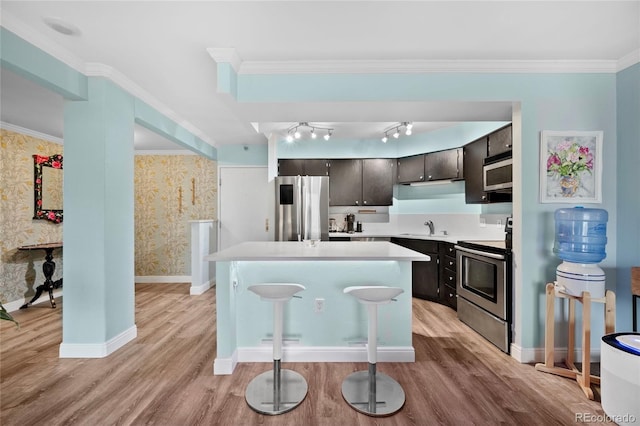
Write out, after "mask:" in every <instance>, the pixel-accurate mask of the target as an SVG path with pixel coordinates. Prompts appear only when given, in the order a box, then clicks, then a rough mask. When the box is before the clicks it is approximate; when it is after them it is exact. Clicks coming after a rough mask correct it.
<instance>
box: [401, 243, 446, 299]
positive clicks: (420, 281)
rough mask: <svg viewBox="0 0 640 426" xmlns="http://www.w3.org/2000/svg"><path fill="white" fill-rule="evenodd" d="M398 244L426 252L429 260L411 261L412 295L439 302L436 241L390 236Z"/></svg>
mask: <svg viewBox="0 0 640 426" xmlns="http://www.w3.org/2000/svg"><path fill="white" fill-rule="evenodd" d="M391 242H392V243H395V244H398V245H400V246H402V247H406V248H408V249H411V250H415V251H417V252H419V253H423V254H428V255H429V256H430V257H431V260H429V261H428V262H425V261H414V262H411V273H412V278H411V287H412V293H413V297H418V298H420V299H427V300H432V301H434V302H439V298H438V294H439V290H438V243H437V242H436V241H424V240H412V239H408V238H392V239H391Z"/></svg>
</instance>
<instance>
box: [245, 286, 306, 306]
mask: <svg viewBox="0 0 640 426" xmlns="http://www.w3.org/2000/svg"><path fill="white" fill-rule="evenodd" d="M304 289H305V286H303V285H302V284H295V283H265V284H254V285H250V286H249V287H248V290H249V291H252V292H254V293H255V294H257V295H258V296H260V297H261V298H262V299H263V300H269V301H272V302H276V301H287V300H289V299H291V298H292V297H293V295H295V294H296V293H298V292H300V291H302V290H304Z"/></svg>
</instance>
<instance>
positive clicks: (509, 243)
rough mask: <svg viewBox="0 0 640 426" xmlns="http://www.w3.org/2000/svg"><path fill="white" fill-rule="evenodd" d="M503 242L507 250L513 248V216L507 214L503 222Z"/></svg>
mask: <svg viewBox="0 0 640 426" xmlns="http://www.w3.org/2000/svg"><path fill="white" fill-rule="evenodd" d="M504 232H505V236H504V244H505V247H506V248H507V249H509V250H511V249H512V248H513V217H511V216H509V217H508V218H507V221H506V223H505V224H504Z"/></svg>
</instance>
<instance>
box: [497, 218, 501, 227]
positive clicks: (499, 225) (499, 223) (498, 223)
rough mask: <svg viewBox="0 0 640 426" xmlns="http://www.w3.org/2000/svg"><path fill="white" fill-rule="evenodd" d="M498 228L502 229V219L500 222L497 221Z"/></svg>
mask: <svg viewBox="0 0 640 426" xmlns="http://www.w3.org/2000/svg"><path fill="white" fill-rule="evenodd" d="M496 226H497V227H498V228H502V219H498V220H497V221H496Z"/></svg>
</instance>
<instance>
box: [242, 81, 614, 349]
mask: <svg viewBox="0 0 640 426" xmlns="http://www.w3.org/2000/svg"><path fill="white" fill-rule="evenodd" d="M237 85H238V87H237V93H238V96H237V98H238V101H240V102H322V101H331V102H336V101H351V102H353V101H368V100H369V101H412V100H417V101H467V102H468V101H481V102H486V101H501V102H514V103H519V105H520V108H521V116H522V122H521V135H516V141H515V142H514V155H516V156H517V158H521V159H522V161H521V162H520V164H516V165H515V167H514V168H515V171H514V173H515V174H516V175H517V176H518V180H519V181H520V182H521V186H520V187H519V188H518V187H516V188H515V190H516V191H515V194H514V203H513V207H514V219H515V223H516V225H515V226H516V231H515V233H516V235H515V239H516V243H519V244H517V245H516V248H515V256H516V276H515V279H516V288H515V292H516V297H517V299H518V300H520V301H521V304H520V306H518V307H517V310H518V315H517V322H518V327H519V328H518V330H517V333H516V336H515V341H516V344H518V345H520V346H521V347H523V348H525V349H526V348H540V347H542V346H543V338H544V320H545V318H544V317H545V315H544V312H545V309H544V286H545V284H546V283H547V282H548V281H552V280H553V279H554V278H555V268H556V266H557V265H558V263H559V262H558V259H557V258H556V257H555V256H553V254H552V252H551V246H552V244H553V230H554V226H553V225H554V224H553V212H554V211H555V210H556V209H557V208H559V207H567V205H563V204H541V203H540V202H539V195H538V194H539V144H540V132H541V131H543V130H602V131H603V133H604V143H603V147H604V153H603V166H604V167H603V170H604V174H603V182H602V188H603V197H602V199H603V202H602V203H601V204H598V205H597V207H600V208H604V209H606V210H608V211H609V214H610V217H613V218H614V219H613V220H610V222H609V227H608V229H609V230H610V231H609V232H608V237H609V244H608V246H607V252H608V255H607V259H606V260H605V262H603V265H602V266H603V267H604V269H605V271H606V273H607V282H608V286H609V287H610V288H612V289H615V285H616V271H615V267H614V266H615V264H616V247H617V241H616V238H617V232H616V231H617V223H616V219H615V218H616V217H617V206H618V201H617V193H616V189H617V187H616V175H615V173H611V171H612V170H615V169H616V161H617V160H616V155H617V154H616V153H617V149H618V141H617V129H616V125H617V123H616V75H615V74H608V73H607V74H605V73H603V74H591V73H582V74H553V73H548V74H527V73H518V74H509V73H501V74H496V73H455V74H453V73H452V74H445V73H429V74H370V75H363V74H358V75H345V74H325V75H319V74H317V75H316V74H305V75H291V74H287V75H255V74H252V75H239V76H238V79H237ZM517 136H520V138H518V137H517ZM596 332H597V331H595V330H594V333H596Z"/></svg>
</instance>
